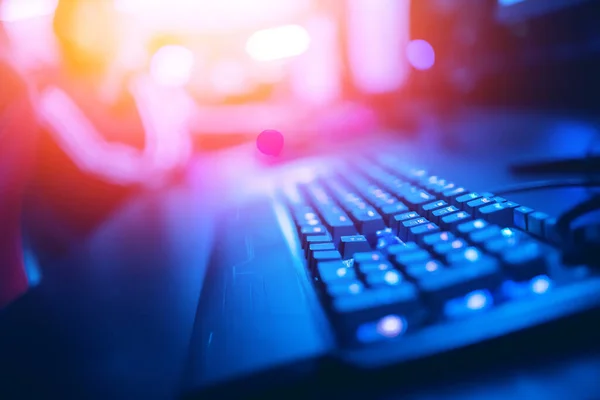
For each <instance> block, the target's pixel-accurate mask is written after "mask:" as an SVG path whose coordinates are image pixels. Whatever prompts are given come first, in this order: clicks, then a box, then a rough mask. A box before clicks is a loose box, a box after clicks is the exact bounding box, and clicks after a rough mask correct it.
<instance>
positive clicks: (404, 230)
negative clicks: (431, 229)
mask: <svg viewBox="0 0 600 400" xmlns="http://www.w3.org/2000/svg"><path fill="white" fill-rule="evenodd" d="M427 223H429V221H427V219H425V218H422V217H421V218H415V219H411V220H408V221H404V222H402V223H401V224H400V227H399V228H398V237H399V238H400V240H402V241H403V242H407V241H408V233H409V230H410V228H413V227H415V226H419V225H425V224H427Z"/></svg>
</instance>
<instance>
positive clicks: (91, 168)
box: [0, 0, 600, 246]
mask: <svg viewBox="0 0 600 400" xmlns="http://www.w3.org/2000/svg"><path fill="white" fill-rule="evenodd" d="M598 4H599V2H598V1H594V0H418V1H410V0H319V1H316V0H287V1H285V2H283V1H279V0H253V1H248V0H220V1H218V2H214V1H208V0H169V1H167V0H0V61H1V62H2V63H4V64H5V66H8V69H6V67H5V69H4V70H3V71H5V70H6V71H8V70H10V73H8V72H6V73H5V72H2V85H3V87H2V90H5V88H9V87H10V88H18V90H19V91H20V92H19V94H15V93H13V92H14V90H13V92H10V93H12V94H10V93H9V91H6V90H5V91H4V94H3V96H0V100H2V101H5V103H6V104H9V103H12V102H14V99H16V98H21V99H27V100H28V102H29V104H28V105H27V107H24V108H20V109H19V110H17V111H15V110H14V109H13V110H12V111H11V112H12V117H11V120H13V121H28V122H30V123H31V124H33V125H36V127H37V128H39V129H37V128H35V129H34V128H31V129H30V128H27V129H20V133H19V135H21V137H25V135H26V134H27V133H28V132H29V131H31V135H30V136H36V138H35V143H36V146H37V148H36V153H35V154H36V156H35V159H36V162H35V165H34V166H33V168H34V172H33V173H32V179H31V188H32V190H31V193H34V194H35V195H34V196H33V197H32V198H33V200H31V201H33V203H34V204H35V206H31V207H29V208H30V210H31V211H30V212H28V213H27V216H28V218H30V219H32V220H35V221H38V220H42V219H44V220H47V219H49V220H50V222H49V223H47V224H45V225H47V226H51V227H52V229H51V235H50V236H52V237H57V236H60V235H61V234H60V233H59V232H58V231H60V230H61V229H63V228H61V227H64V226H65V225H68V226H70V228H69V229H66V231H71V230H72V231H73V232H76V233H72V234H67V233H64V234H65V235H66V236H69V235H71V236H72V237H73V238H77V237H79V236H80V235H81V232H84V231H90V230H91V229H92V228H93V227H94V226H96V224H97V223H99V221H101V220H102V218H103V217H104V216H105V215H106V213H107V212H109V211H110V210H112V209H114V208H115V207H116V205H118V204H120V202H122V200H123V199H125V198H127V197H128V196H129V195H130V194H131V193H132V192H135V191H136V190H139V188H140V187H145V188H147V187H150V188H153V187H160V186H161V185H163V184H164V183H165V182H170V181H171V180H172V179H176V178H177V176H178V174H181V173H182V172H184V171H185V170H186V168H187V167H188V166H189V163H190V161H191V160H192V159H194V158H198V157H203V156H205V155H206V154H207V153H209V152H214V150H220V149H225V148H229V147H233V146H237V145H240V144H244V143H253V142H254V140H255V139H256V136H257V135H258V133H260V132H261V131H262V130H265V129H277V130H280V131H281V132H283V134H284V136H285V142H286V145H285V149H284V153H283V154H282V157H280V159H281V160H282V161H285V160H287V159H290V158H298V157H300V156H302V155H306V154H312V153H314V152H315V151H318V150H319V149H325V150H327V149H328V148H329V147H328V146H329V145H332V144H336V143H350V142H352V141H353V140H354V139H360V138H364V137H367V136H368V137H370V136H373V135H375V134H376V133H377V132H392V133H393V135H394V137H395V138H396V139H397V140H401V139H403V138H409V137H414V136H417V135H419V134H421V133H423V132H426V131H428V129H429V128H431V127H432V125H436V126H437V127H439V126H443V127H444V129H443V130H444V133H443V135H441V137H438V138H437V139H439V140H441V142H442V143H443V145H444V146H449V147H452V146H454V147H455V148H458V147H464V146H466V145H471V146H475V147H476V146H478V143H481V142H478V140H486V141H489V140H492V139H490V137H491V136H490V135H484V134H482V132H481V129H480V130H479V131H478V132H476V134H471V133H466V132H467V131H468V129H464V126H463V125H464V123H465V122H466V123H467V124H468V122H469V121H475V120H477V119H480V116H481V115H482V114H480V113H475V112H471V111H467V112H466V114H465V111H464V110H465V109H468V108H469V107H471V108H473V107H483V106H485V107H488V109H490V108H489V107H490V106H494V107H496V108H495V110H498V108H499V107H500V108H502V109H511V110H517V111H519V112H521V111H523V110H528V112H529V111H531V110H544V111H545V112H547V111H548V110H554V111H553V112H557V113H562V114H565V115H569V116H570V117H571V116H574V115H584V116H594V115H596V114H597V112H598V108H599V107H600V98H599V96H600V83H598V82H600V81H599V80H597V79H595V75H596V73H597V71H599V70H600V69H599V67H600V62H599V61H600V57H599V55H600V24H598V23H597V15H598ZM17 80H18V81H19V84H18V85H16V84H13V83H14V82H16V81H17ZM11 82H12V83H11ZM15 90H16V89H15ZM19 96H20V97H19ZM5 114H6V113H5ZM492 114H494V115H497V116H498V117H496V118H499V119H500V120H499V121H500V123H495V124H492V125H493V127H494V129H497V130H498V132H495V133H498V135H499V137H502V136H503V135H505V134H506V129H505V130H502V129H504V128H502V124H501V122H502V119H501V118H500V117H499V115H500V114H498V113H497V111H493V112H492ZM7 115H8V114H6V115H3V119H2V121H8V118H4V117H5V116H7ZM15 115H17V117H16V118H13V117H14V116H15ZM458 117H460V118H461V120H462V122H461V123H462V124H463V125H461V126H460V127H459V128H457V129H455V130H454V131H452V130H451V129H448V127H449V126H450V125H451V123H452V120H453V119H454V120H455V119H458ZM497 122H498V121H497ZM571 122H572V121H571ZM2 123H3V124H4V122H2ZM527 124H528V125H527ZM527 124H525V125H523V124H521V125H519V126H520V128H519V129H520V130H522V132H520V135H519V138H518V140H517V141H524V140H525V139H524V138H526V137H527V129H531V127H535V126H537V125H539V124H542V122H541V120H540V119H535V118H534V119H530V120H529V122H528V123H527ZM5 125H6V124H5ZM586 126H587V125H585V124H582V123H580V122H577V123H566V124H565V123H561V125H560V129H557V132H558V131H560V132H558V133H557V135H558V136H560V137H561V140H559V141H557V142H556V143H558V145H557V148H558V147H560V150H561V151H563V150H564V148H565V146H564V145H565V143H566V142H570V143H571V145H572V144H573V143H579V144H582V143H583V144H582V145H584V146H587V141H588V140H589V136H590V135H592V136H594V135H595V131H594V132H592V131H593V129H587V130H586ZM22 127H23V125H21V128H22ZM423 127H426V128H427V129H423ZM553 129H554V128H553ZM17 130H19V129H17ZM429 130H431V129H429ZM4 131H5V132H7V129H4ZM13 131H14V129H13ZM26 131H27V132H26ZM33 131H35V133H34V132H33ZM523 132H525V133H526V134H525V135H523V134H522V133H523ZM582 132H583V133H584V134H583V135H581V133H582ZM590 132H592V133H590ZM487 133H489V132H487V131H486V134H487ZM588 133H590V134H589V135H588ZM0 134H1V133H0ZM3 135H4V136H8V135H7V134H6V133H4V134H3ZM13 136H14V134H13ZM575 137H578V138H583V139H581V140H579V139H573V140H571V139H570V138H575ZM481 138H483V139H481ZM565 138H567V139H566V140H565ZM0 140H6V139H2V138H1V137H0ZM19 140H20V139H19ZM494 140H496V139H494ZM33 142H34V141H33V140H32V143H33ZM584 142H585V143H584ZM5 143H8V142H5ZM23 143H25V142H23ZM580 147H581V146H580ZM5 149H8V146H7V147H5ZM0 155H2V152H1V150H0ZM4 159H5V160H7V159H8V158H6V157H4ZM237 161H238V162H240V163H241V161H240V160H239V159H238V160H237ZM23 163H25V162H23ZM241 165H243V163H242V164H236V165H234V166H230V167H231V168H233V169H234V170H236V171H237V170H240V169H241V168H242V167H241ZM0 166H1V161H0ZM3 168H4V167H3ZM206 174H207V175H210V174H211V172H210V171H206ZM48 210H50V211H48ZM52 221H55V222H52ZM42 242H43V244H44V245H45V246H47V245H48V243H51V241H49V240H46V239H44V240H43V241H42Z"/></svg>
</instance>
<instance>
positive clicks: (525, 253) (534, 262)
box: [502, 242, 548, 281]
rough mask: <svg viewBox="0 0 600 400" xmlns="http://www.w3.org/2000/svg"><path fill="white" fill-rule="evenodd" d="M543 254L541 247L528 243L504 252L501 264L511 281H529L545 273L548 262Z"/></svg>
mask: <svg viewBox="0 0 600 400" xmlns="http://www.w3.org/2000/svg"><path fill="white" fill-rule="evenodd" d="M545 252H546V251H545V250H544V248H543V246H541V245H539V244H538V243H535V242H529V243H526V244H523V245H522V246H517V247H515V248H512V249H510V250H508V251H506V252H505V253H504V254H503V255H502V264H503V266H504V269H505V270H506V272H507V274H508V276H509V277H510V278H512V279H513V280H515V281H523V280H529V279H531V278H533V277H536V276H538V275H544V274H546V273H547V269H548V261H547V258H546V254H545Z"/></svg>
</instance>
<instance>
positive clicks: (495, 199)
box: [492, 196, 508, 203]
mask: <svg viewBox="0 0 600 400" xmlns="http://www.w3.org/2000/svg"><path fill="white" fill-rule="evenodd" d="M492 200H494V201H495V202H496V203H506V202H507V201H508V200H506V199H505V198H504V197H500V196H494V197H492Z"/></svg>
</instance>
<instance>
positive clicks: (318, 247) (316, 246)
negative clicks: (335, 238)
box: [306, 242, 336, 271]
mask: <svg viewBox="0 0 600 400" xmlns="http://www.w3.org/2000/svg"><path fill="white" fill-rule="evenodd" d="M330 250H331V251H332V250H336V248H335V245H334V244H333V243H332V242H325V243H312V244H311V245H310V246H308V248H307V249H306V254H307V256H306V259H307V261H308V265H309V267H311V271H312V270H313V259H314V258H313V255H314V253H315V252H317V251H330Z"/></svg>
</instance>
